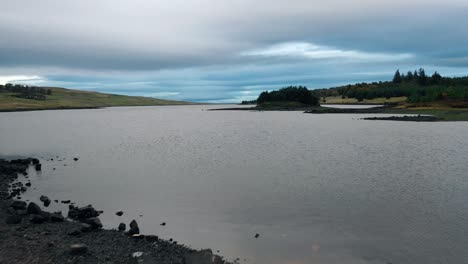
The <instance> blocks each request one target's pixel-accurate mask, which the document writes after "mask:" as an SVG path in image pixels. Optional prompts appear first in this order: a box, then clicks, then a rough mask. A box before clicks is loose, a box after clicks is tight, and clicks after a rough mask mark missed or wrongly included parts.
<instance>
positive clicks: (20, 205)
mask: <svg viewBox="0 0 468 264" xmlns="http://www.w3.org/2000/svg"><path fill="white" fill-rule="evenodd" d="M26 206H27V203H26V202H24V201H13V202H12V203H11V204H10V207H12V208H13V209H15V210H24V209H26Z"/></svg>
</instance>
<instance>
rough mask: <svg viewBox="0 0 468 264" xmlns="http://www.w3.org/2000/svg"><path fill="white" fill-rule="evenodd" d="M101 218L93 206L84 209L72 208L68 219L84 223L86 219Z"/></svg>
mask: <svg viewBox="0 0 468 264" xmlns="http://www.w3.org/2000/svg"><path fill="white" fill-rule="evenodd" d="M97 216H99V213H98V211H96V209H94V208H93V206H92V205H88V206H84V207H74V206H73V207H70V210H69V211H68V217H70V218H71V219H75V220H79V221H82V222H83V221H84V220H85V219H88V218H91V217H97Z"/></svg>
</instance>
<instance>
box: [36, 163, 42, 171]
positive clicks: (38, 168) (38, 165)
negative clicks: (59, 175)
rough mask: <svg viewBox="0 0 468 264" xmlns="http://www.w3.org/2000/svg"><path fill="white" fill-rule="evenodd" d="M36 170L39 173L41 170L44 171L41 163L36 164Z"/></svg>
mask: <svg viewBox="0 0 468 264" xmlns="http://www.w3.org/2000/svg"><path fill="white" fill-rule="evenodd" d="M35 168H36V170H37V171H40V170H42V165H41V164H40V163H39V164H36V165H35Z"/></svg>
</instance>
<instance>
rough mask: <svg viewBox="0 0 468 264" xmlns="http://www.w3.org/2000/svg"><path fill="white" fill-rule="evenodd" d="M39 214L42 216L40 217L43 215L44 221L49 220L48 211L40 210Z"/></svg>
mask: <svg viewBox="0 0 468 264" xmlns="http://www.w3.org/2000/svg"><path fill="white" fill-rule="evenodd" d="M39 215H40V216H42V217H44V219H45V220H46V221H49V220H50V216H51V215H52V214H51V213H49V212H45V211H42V212H41V213H40V214H39Z"/></svg>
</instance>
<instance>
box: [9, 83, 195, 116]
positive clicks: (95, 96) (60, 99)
mask: <svg viewBox="0 0 468 264" xmlns="http://www.w3.org/2000/svg"><path fill="white" fill-rule="evenodd" d="M47 89H50V90H51V91H52V94H51V95H48V96H47V99H46V100H33V99H25V98H19V97H17V96H16V95H17V94H15V93H11V92H0V111H24V110H44V109H73V108H99V107H110V106H152V105H182V104H191V103H188V102H181V101H170V100H161V99H156V98H149V97H140V96H125V95H115V94H105V93H98V92H88V91H80V90H71V89H64V88H55V87H51V88H49V87H47Z"/></svg>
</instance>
